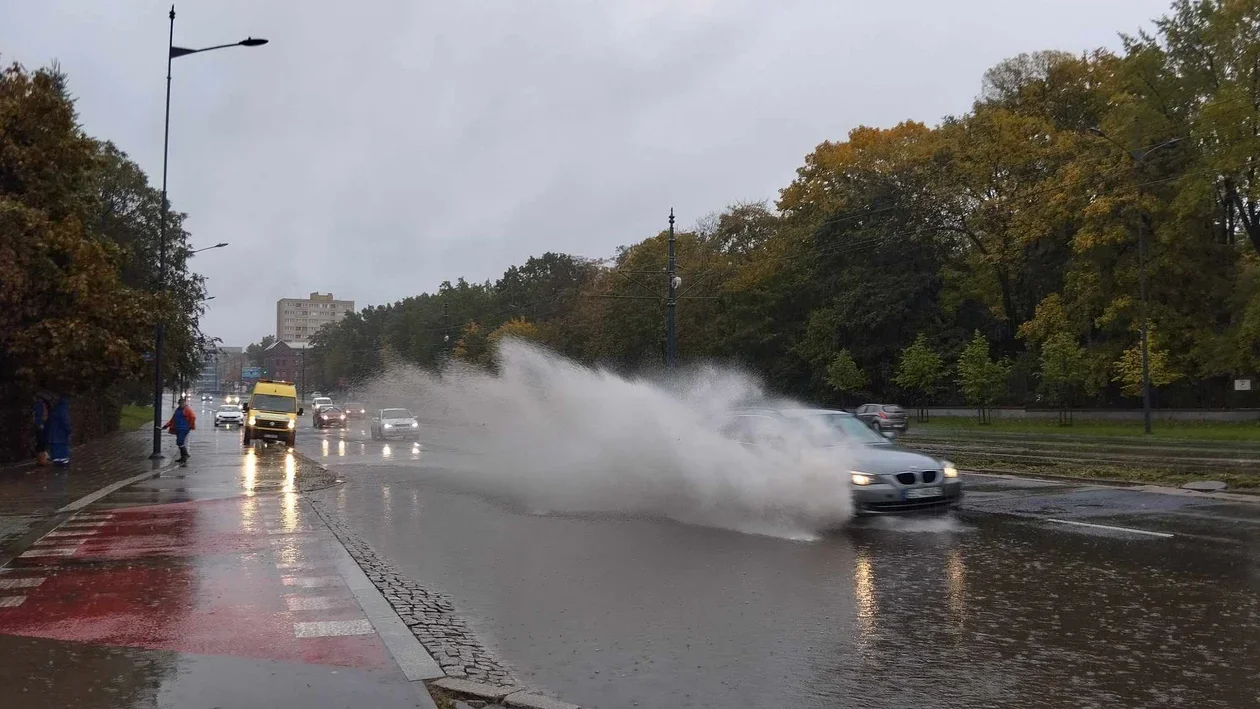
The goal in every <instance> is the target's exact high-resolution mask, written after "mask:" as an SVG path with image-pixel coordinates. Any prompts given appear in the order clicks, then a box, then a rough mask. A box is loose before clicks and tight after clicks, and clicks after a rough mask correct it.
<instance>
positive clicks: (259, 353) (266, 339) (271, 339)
mask: <svg viewBox="0 0 1260 709" xmlns="http://www.w3.org/2000/svg"><path fill="white" fill-rule="evenodd" d="M274 344H276V336H275V335H263V338H262V340H260V341H258V342H255V343H251V344H250V345H249V346H248V347H246V348H245V357H246V358H247V359H248V360H249V363H250V365H251V366H254V367H261V366H262V364H263V352H266V351H267V348H268V347H271V346H272V345H274Z"/></svg>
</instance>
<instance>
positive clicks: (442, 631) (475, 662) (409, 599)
mask: <svg viewBox="0 0 1260 709" xmlns="http://www.w3.org/2000/svg"><path fill="white" fill-rule="evenodd" d="M307 500H308V501H310V503H311V506H312V507H313V508H314V509H315V511H316V512H317V513H318V514H319V516H320V517H321V518H322V519H323V520H324V522H325V523H326V524H327V525H328V528H329V529H331V530H332V532H333V534H334V535H336V537H337V539H338V540H340V541H341V543H342V545H343V546H345V548H346V551H348V552H350V556H351V557H353V558H354V560H355V561H356V562H358V564H359V568H361V569H363V573H365V574H367V577H368V578H369V579H371V581H372V583H374V584H376V587H377V588H378V589H379V590H380V592H381V594H382V595H383V596H385V599H386V600H388V601H389V603H390V605H391V606H393V607H394V611H395V612H396V613H398V616H399V617H400V618H402V621H403V622H404V623H406V624H407V627H408V628H411V632H412V634H414V635H415V636H416V639H417V640H419V641H420V644H421V645H424V649H426V650H428V651H429V654H430V655H432V656H433V659H434V660H436V661H437V663H438V665H439V666H440V667H441V668H442V671H444V672H445V673H446V675H447V676H448V677H458V678H466V679H469V680H473V681H475V682H484V683H486V684H493V685H496V686H500V687H519V686H520V683H519V682H516V681H515V680H514V679H512V673H511V671H510V670H509V669H508V668H507V666H506V665H504V664H503V663H502V662H500V661H499V660H498V659H497V658H495V657H494V655H493V654H492V653H490V651H489V650H487V649H486V648H484V647H482V645H481V644H480V643H479V642H477V638H476V637H475V636H474V635H473V632H472V630H471V629H469V627H468V625H467V624H466V623H465V622H464V620H463V619H462V618H460V617H459V616H458V615H456V614H455V606H454V605H452V604H451V602H450V601H448V600H447V599H446V598H444V597H442V596H441V595H439V594H437V593H434V592H433V591H430V590H428V589H426V588H424V587H423V586H421V585H420V584H418V583H416V582H415V581H412V580H411V579H409V578H407V577H406V576H404V575H403V574H402V573H400V572H399V571H397V570H396V569H395V568H394V567H393V565H392V564H390V563H389V562H388V561H386V560H384V559H382V558H381V557H380V556H378V555H377V554H376V552H375V551H374V550H373V549H372V547H370V546H368V544H367V543H366V542H364V541H362V540H360V539H359V538H357V537H355V536H354V535H353V534H352V533H351V532H350V531H349V529H348V528H347V527H346V525H345V523H344V522H343V521H342V520H341V519H340V518H339V517H338V516H337V515H336V513H334V512H332V511H331V510H329V509H327V508H326V507H325V506H324V505H323V504H321V503H320V502H319V501H317V500H314V499H312V498H309V497H308V498H307Z"/></svg>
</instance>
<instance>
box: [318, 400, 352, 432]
mask: <svg viewBox="0 0 1260 709" xmlns="http://www.w3.org/2000/svg"><path fill="white" fill-rule="evenodd" d="M345 427H346V412H345V411H342V410H341V407H340V406H331V405H329V406H322V407H320V409H319V410H318V411H316V412H315V428H345Z"/></svg>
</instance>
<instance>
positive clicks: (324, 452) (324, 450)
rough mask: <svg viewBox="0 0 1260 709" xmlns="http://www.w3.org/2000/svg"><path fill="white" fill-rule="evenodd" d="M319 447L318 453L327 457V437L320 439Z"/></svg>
mask: <svg viewBox="0 0 1260 709" xmlns="http://www.w3.org/2000/svg"><path fill="white" fill-rule="evenodd" d="M319 449H320V450H319V452H320V455H322V456H323V457H325V458H327V457H328V439H327V438H325V439H322V440H321V441H320V442H319Z"/></svg>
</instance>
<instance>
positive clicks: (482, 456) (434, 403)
mask: <svg viewBox="0 0 1260 709" xmlns="http://www.w3.org/2000/svg"><path fill="white" fill-rule="evenodd" d="M498 363H499V367H498V369H499V371H498V373H497V374H491V373H487V372H485V371H483V370H480V369H477V368H472V367H467V366H461V365H453V366H452V367H450V368H448V369H447V370H446V371H444V372H442V373H440V374H438V373H433V372H429V371H425V370H421V369H416V368H409V367H391V368H390V370H389V371H388V372H387V373H386V374H385V375H383V376H381V377H379V378H378V379H376V380H374V381H373V382H370V383H368V384H367V385H366V386H365V387H364V391H363V392H362V393H363V394H364V395H366V396H367V397H369V398H371V399H372V400H373V401H380V402H390V405H397V406H406V407H408V408H410V409H411V410H412V411H413V413H415V414H416V416H417V417H418V418H419V419H420V421H421V425H422V426H423V427H424V440H425V441H426V447H427V448H429V449H431V451H432V456H430V463H431V465H430V466H428V467H426V475H434V476H440V477H442V478H444V479H445V480H446V481H447V482H450V483H452V484H457V485H460V486H463V487H466V488H470V489H473V490H475V491H477V492H480V493H484V494H487V495H491V496H494V497H497V498H500V499H506V500H509V501H511V502H513V503H514V504H517V505H519V506H521V507H522V508H524V509H526V510H528V511H531V512H535V513H616V514H628V515H644V516H656V517H668V518H671V519H675V520H678V521H681V522H686V523H692V524H701V525H709V526H716V527H724V528H728V529H735V530H739V531H744V532H750V533H758V534H770V535H775V536H783V537H789V538H798V539H799V538H812V537H814V536H815V535H816V534H817V532H818V531H820V530H823V529H827V528H831V527H835V526H838V525H840V524H843V523H844V522H845V521H846V520H847V519H848V517H849V515H850V511H851V506H850V499H849V494H848V482H847V480H846V474H845V471H847V470H848V469H849V468H848V466H846V465H845V457H846V455H845V449H844V447H843V445H842V441H841V440H840V439H839V438H838V436H836V434H834V433H832V432H830V431H829V430H828V429H826V428H825V427H822V426H821V425H819V426H812V425H810V424H809V422H808V421H801V422H799V423H798V424H795V425H794V426H793V428H792V429H790V430H788V431H787V437H786V439H784V438H782V437H777V438H776V440H774V441H758V440H755V438H754V440H752V441H749V440H748V439H749V436H748V435H747V434H745V435H742V436H740V437H739V438H740V439H741V440H736V439H735V438H732V437H731V436H730V434H729V431H728V432H724V431H723V425H724V424H726V423H728V422H730V421H731V420H732V416H733V414H734V413H735V412H737V411H738V410H739V409H741V408H745V407H747V406H749V405H750V404H753V403H757V402H765V401H766V400H767V397H766V394H765V392H764V390H763V388H762V387H761V386H760V385H759V384H758V383H757V382H756V381H755V380H754V379H752V378H751V377H748V376H746V375H743V374H741V373H739V372H734V371H731V370H725V369H720V368H714V367H706V368H702V369H697V370H695V371H692V372H690V373H689V374H686V375H684V376H682V377H679V378H675V379H672V380H671V381H670V383H669V384H668V385H666V384H662V383H657V382H653V381H651V380H648V379H631V378H626V377H622V376H619V375H617V374H614V373H612V372H609V371H604V370H599V369H592V368H588V367H584V366H582V365H580V364H577V363H575V362H572V361H570V360H567V359H565V358H563V357H559V356H557V355H555V354H553V353H550V352H548V351H545V350H543V349H539V348H538V347H535V346H532V345H530V344H526V343H523V342H516V341H505V342H503V343H502V344H501V346H500V349H499V352H498ZM779 405H782V404H781V403H780V404H779ZM750 443H751V445H750Z"/></svg>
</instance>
